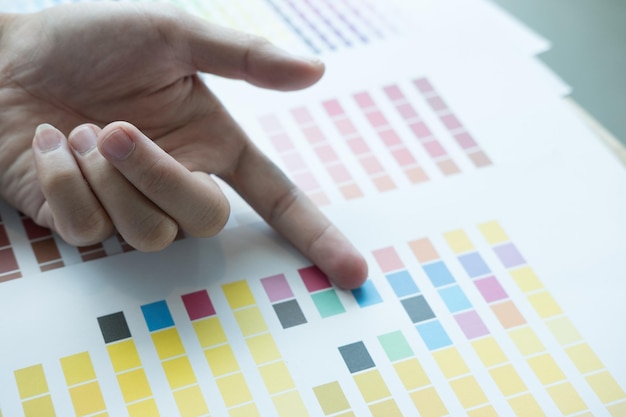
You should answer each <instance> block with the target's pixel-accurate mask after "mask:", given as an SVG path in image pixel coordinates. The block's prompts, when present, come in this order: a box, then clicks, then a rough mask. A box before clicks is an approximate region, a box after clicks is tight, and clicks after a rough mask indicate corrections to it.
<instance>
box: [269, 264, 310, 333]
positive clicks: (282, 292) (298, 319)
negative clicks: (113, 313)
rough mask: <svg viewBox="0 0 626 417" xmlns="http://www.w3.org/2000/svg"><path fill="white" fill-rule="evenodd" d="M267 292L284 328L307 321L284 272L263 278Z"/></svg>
mask: <svg viewBox="0 0 626 417" xmlns="http://www.w3.org/2000/svg"><path fill="white" fill-rule="evenodd" d="M261 284H262V285H263V288H264V289H265V293H266V294H267V297H268V298H269V300H270V303H272V307H273V308H274V312H275V313H276V316H277V317H278V320H279V321H280V325H281V326H283V329H288V328H290V327H294V326H299V325H301V324H304V323H306V322H307V321H306V317H304V313H303V312H302V309H301V308H300V304H298V300H296V297H295V296H294V295H293V291H291V287H290V286H289V283H288V282H287V279H286V278H285V276H284V275H283V274H279V275H274V276H271V277H267V278H263V279H261Z"/></svg>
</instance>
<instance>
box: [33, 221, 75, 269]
mask: <svg viewBox="0 0 626 417" xmlns="http://www.w3.org/2000/svg"><path fill="white" fill-rule="evenodd" d="M22 224H23V225H24V229H25V230H26V236H27V237H28V240H29V241H30V246H31V248H32V249H33V253H34V254H35V258H36V259H37V263H39V269H41V271H42V272H44V271H50V270H51V269H56V268H63V267H64V266H65V263H64V262H63V259H62V258H61V253H60V252H59V247H58V246H57V243H56V241H55V240H54V236H53V235H52V231H51V230H50V229H47V228H45V227H41V226H38V225H36V224H35V222H34V221H33V220H32V219H31V218H29V217H27V216H24V215H22Z"/></svg>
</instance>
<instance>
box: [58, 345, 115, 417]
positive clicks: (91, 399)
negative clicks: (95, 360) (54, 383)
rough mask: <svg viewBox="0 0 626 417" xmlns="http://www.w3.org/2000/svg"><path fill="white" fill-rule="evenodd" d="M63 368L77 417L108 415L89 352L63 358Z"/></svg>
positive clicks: (103, 416) (104, 416) (101, 416)
mask: <svg viewBox="0 0 626 417" xmlns="http://www.w3.org/2000/svg"><path fill="white" fill-rule="evenodd" d="M61 368H62V369H63V375H64V376H65V382H66V383H67V387H68V389H69V392H70V397H71V399H72V404H73V405H74V411H75V412H76V416H77V417H86V416H90V417H107V416H108V414H107V412H106V406H105V404H104V399H103V398H102V391H101V390H100V384H98V381H97V379H96V372H95V371H94V369H93V364H92V363H91V357H90V356H89V353H88V352H83V353H79V354H77V355H72V356H67V357H65V358H62V359H61Z"/></svg>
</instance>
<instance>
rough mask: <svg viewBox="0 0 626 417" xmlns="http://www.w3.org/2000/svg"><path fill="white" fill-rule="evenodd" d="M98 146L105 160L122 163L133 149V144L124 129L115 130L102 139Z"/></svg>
mask: <svg viewBox="0 0 626 417" xmlns="http://www.w3.org/2000/svg"><path fill="white" fill-rule="evenodd" d="M100 146H101V148H100V151H101V152H102V154H103V155H104V156H105V157H106V158H107V159H114V160H117V161H123V160H124V159H126V158H128V157H129V156H130V154H131V153H132V152H133V150H134V149H135V142H133V141H132V139H131V138H130V137H129V136H128V134H127V133H126V132H125V131H124V129H121V128H117V129H115V130H113V131H112V132H111V133H109V134H108V135H107V137H105V138H104V140H103V142H102V145H100Z"/></svg>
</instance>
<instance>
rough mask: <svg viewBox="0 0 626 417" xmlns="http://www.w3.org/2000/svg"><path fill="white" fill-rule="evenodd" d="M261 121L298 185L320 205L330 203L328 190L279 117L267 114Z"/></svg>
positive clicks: (288, 171)
mask: <svg viewBox="0 0 626 417" xmlns="http://www.w3.org/2000/svg"><path fill="white" fill-rule="evenodd" d="M260 122H261V126H262V127H263V128H264V130H265V132H266V133H267V135H268V136H269V138H270V141H271V143H272V145H273V146H274V148H275V149H276V151H277V152H278V154H279V156H280V158H281V159H282V161H283V163H284V164H285V167H286V169H287V173H288V174H289V175H290V177H291V179H292V180H293V181H294V182H295V183H296V185H297V186H298V187H299V188H300V189H301V190H302V191H304V192H305V193H306V194H307V196H308V197H309V198H310V199H311V200H312V201H313V202H314V203H315V204H317V205H318V206H324V205H327V204H329V203H330V200H329V198H328V196H327V194H326V192H325V191H324V190H323V189H322V186H321V185H320V183H319V181H318V180H317V178H316V176H315V175H314V173H313V171H312V170H311V168H310V167H309V166H308V164H307V163H306V162H305V161H304V159H303V158H302V157H301V155H300V153H299V152H298V150H297V149H296V147H295V145H294V143H293V139H292V138H291V136H290V134H289V133H288V132H287V130H285V128H284V127H283V124H282V123H281V121H280V120H279V119H278V117H277V116H275V115H266V116H263V117H261V119H260Z"/></svg>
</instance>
